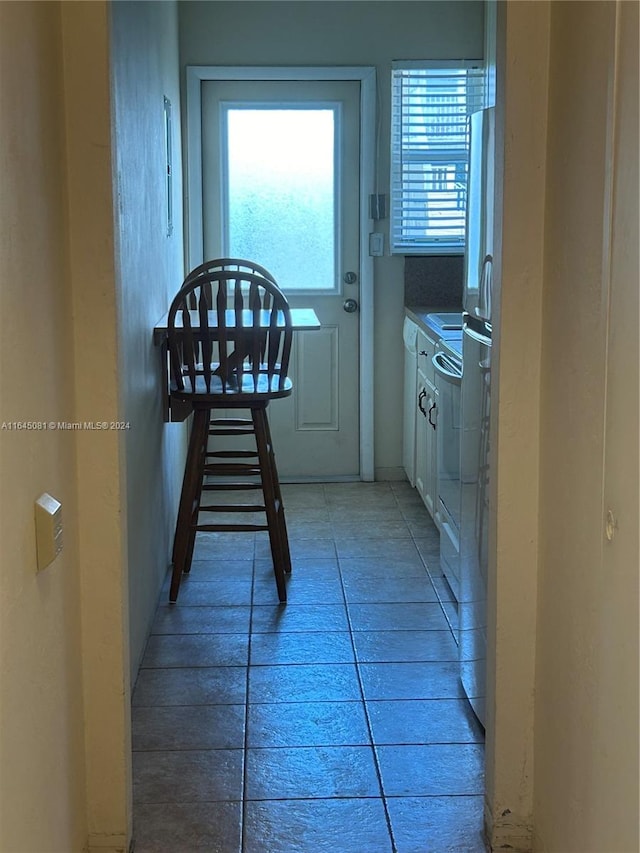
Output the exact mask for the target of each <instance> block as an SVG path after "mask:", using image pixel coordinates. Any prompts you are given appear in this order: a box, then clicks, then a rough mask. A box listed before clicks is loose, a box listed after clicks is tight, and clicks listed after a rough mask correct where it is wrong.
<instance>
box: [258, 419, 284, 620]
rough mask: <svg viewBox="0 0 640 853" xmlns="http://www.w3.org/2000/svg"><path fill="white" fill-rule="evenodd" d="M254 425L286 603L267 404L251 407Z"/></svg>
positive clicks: (274, 555) (280, 593)
mask: <svg viewBox="0 0 640 853" xmlns="http://www.w3.org/2000/svg"><path fill="white" fill-rule="evenodd" d="M251 416H252V418H253V425H254V428H255V434H256V446H257V449H258V459H259V462H260V478H261V480H262V491H263V494H264V504H265V512H266V516H267V525H268V528H269V543H270V545H271V558H272V560H273V572H274V575H275V578H276V587H277V589H278V598H279V600H280V601H281V602H282V603H283V604H284V602H286V600H287V585H286V580H285V573H286V568H285V567H286V559H285V555H284V547H283V542H282V538H281V530H280V521H279V517H278V503H279V502H278V500H277V497H276V486H275V482H274V466H273V465H272V463H271V460H270V448H269V443H268V439H267V436H268V430H269V426H268V421H267V412H266V407H265V406H256V407H252V409H251Z"/></svg>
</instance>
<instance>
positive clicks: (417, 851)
mask: <svg viewBox="0 0 640 853" xmlns="http://www.w3.org/2000/svg"><path fill="white" fill-rule="evenodd" d="M283 491H284V496H285V504H286V511H287V521H288V527H289V535H290V539H291V552H292V558H293V575H292V577H291V578H290V580H289V585H288V596H289V601H288V604H287V605H286V606H284V607H283V606H281V605H279V604H278V600H277V595H276V590H275V582H274V579H273V571H272V568H271V560H270V557H269V548H268V540H267V539H266V536H265V535H263V534H256V535H255V536H254V535H253V534H208V535H202V536H201V537H200V538H199V540H198V542H197V544H196V552H195V560H194V564H193V568H192V571H191V574H190V575H189V576H186V577H185V578H184V580H183V582H182V586H181V589H180V596H179V599H178V603H177V604H176V605H172V606H170V605H169V604H168V594H167V589H166V588H165V590H164V592H163V597H162V600H161V604H160V607H159V608H158V612H157V616H156V619H155V622H154V625H153V629H152V634H151V637H150V638H149V643H148V646H147V649H146V653H145V656H144V660H143V664H142V668H141V670H140V674H139V677H138V681H137V684H136V688H135V691H134V695H133V749H134V753H133V772H134V834H135V851H136V853H165V851H166V853H191V851H208V853H324V851H327V853H328V851H331V853H387V851H393V853H448V851H455V853H482V851H484V849H485V848H484V845H483V843H482V839H481V824H482V794H483V786H484V780H483V764H484V762H483V735H482V729H481V728H480V726H479V725H478V723H477V721H476V719H475V717H474V716H473V713H472V712H471V710H470V709H469V707H468V705H467V702H466V700H465V699H464V698H463V693H462V691H461V687H460V682H459V678H458V666H457V662H456V659H457V650H456V643H455V639H454V632H455V617H456V613H455V607H454V605H453V604H452V603H451V597H450V593H449V591H448V587H447V585H446V582H445V581H444V579H443V578H442V576H441V574H440V570H439V561H438V534H437V531H436V529H435V527H434V526H433V524H432V522H431V520H430V518H429V516H428V514H427V512H426V510H425V509H424V507H423V505H422V503H421V501H420V499H419V497H418V496H417V494H416V492H415V490H414V489H411V488H410V487H409V485H408V484H407V483H372V484H368V483H354V484H331V485H329V484H325V485H313V486H309V485H301V486H285V487H284V489H283Z"/></svg>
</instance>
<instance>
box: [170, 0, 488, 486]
mask: <svg viewBox="0 0 640 853" xmlns="http://www.w3.org/2000/svg"><path fill="white" fill-rule="evenodd" d="M179 9H180V13H179V14H180V61H181V64H182V66H183V67H184V66H185V65H375V66H376V69H377V74H378V90H379V97H380V121H381V133H380V159H379V167H378V174H379V176H380V189H379V191H380V192H383V193H386V194H387V196H388V193H389V185H388V176H389V144H390V143H389V120H390V119H389V114H390V93H391V82H390V81H391V60H392V59H424V58H431V59H460V58H469V59H472V58H478V57H482V53H483V44H484V43H483V32H484V27H483V12H484V4H483V3H481V2H474V0H471V2H455V3H451V2H428V3H415V2H398V0H393V2H375V3H363V2H339V3H331V2H313V0H302V2H242V3H237V2H224V1H223V2H212V3H201V2H181V3H180V4H179ZM381 227H382V229H383V230H387V229H388V220H385V221H384V222H382V223H381ZM387 237H388V233H386V234H385V240H386V246H387V247H388V245H389V243H388V239H387ZM374 276H375V284H374V288H375V296H374V302H375V308H374V310H375V319H374V324H375V328H374V347H375V349H374V352H375V361H374V371H375V403H374V405H375V411H374V429H375V469H376V471H377V473H378V475H379V476H393V473H394V472H396V473H397V474H401V473H402V421H401V418H400V417H398V413H400V412H402V381H401V377H402V376H403V358H404V350H403V346H402V323H403V318H404V284H403V258H402V257H398V256H396V257H389V256H387V257H384V258H375V259H374Z"/></svg>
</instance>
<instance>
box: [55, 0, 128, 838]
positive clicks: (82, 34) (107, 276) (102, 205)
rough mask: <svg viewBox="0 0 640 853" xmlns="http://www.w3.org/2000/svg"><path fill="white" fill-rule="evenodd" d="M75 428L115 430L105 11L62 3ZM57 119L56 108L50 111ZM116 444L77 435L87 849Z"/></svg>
mask: <svg viewBox="0 0 640 853" xmlns="http://www.w3.org/2000/svg"><path fill="white" fill-rule="evenodd" d="M61 10H62V32H63V57H64V107H63V109H64V116H65V120H66V143H67V145H66V154H67V203H68V211H69V220H68V221H69V238H68V239H69V248H70V254H69V257H70V280H71V291H72V311H73V345H74V354H75V365H74V366H75V394H76V405H75V417H76V419H77V420H79V421H104V422H112V421H113V422H116V421H121V420H122V419H123V418H122V410H121V406H120V401H119V384H118V383H119V377H118V371H119V347H118V324H117V302H116V288H115V261H114V252H115V243H114V227H113V178H112V173H113V167H112V154H111V116H110V91H109V89H110V74H109V40H108V20H107V12H108V7H107V4H106V3H103V2H94V3H62V4H61ZM60 106H61V108H62V105H60ZM124 450H125V443H124V436H123V433H122V432H121V431H117V430H108V431H104V432H99V433H96V432H91V431H85V430H83V431H80V432H78V433H77V436H76V470H77V487H78V516H77V529H78V545H79V559H80V570H81V590H82V598H81V610H82V656H83V687H84V733H85V753H86V786H87V788H86V796H87V809H88V814H87V820H88V836H89V839H88V840H89V849H93V847H94V846H96V847H99V846H107V845H108V846H109V847H110V848H111V849H123V848H124V847H125V845H126V843H127V838H128V835H129V833H130V820H131V816H130V790H131V782H130V778H129V772H130V771H129V768H130V746H129V740H130V713H129V646H128V612H127V608H128V600H127V599H128V596H127V573H126V548H127V531H126V504H125V503H124V501H125V491H124V487H123V472H124V469H125V464H126V460H125V453H124Z"/></svg>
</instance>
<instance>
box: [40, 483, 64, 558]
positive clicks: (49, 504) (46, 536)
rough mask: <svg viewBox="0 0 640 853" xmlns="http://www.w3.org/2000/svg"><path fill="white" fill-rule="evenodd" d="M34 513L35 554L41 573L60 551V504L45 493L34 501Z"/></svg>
mask: <svg viewBox="0 0 640 853" xmlns="http://www.w3.org/2000/svg"><path fill="white" fill-rule="evenodd" d="M35 512H36V552H37V559H38V571H39V572H41V571H42V570H43V569H46V567H47V566H48V565H49V564H50V563H52V562H53V561H54V560H55V558H56V557H57V556H58V554H59V553H60V551H62V504H61V503H60V501H57V500H56V499H55V498H54V497H52V496H51V495H49V494H47V493H46V492H45V493H44V494H43V495H40V497H39V498H38V500H37V501H36V507H35Z"/></svg>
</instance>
